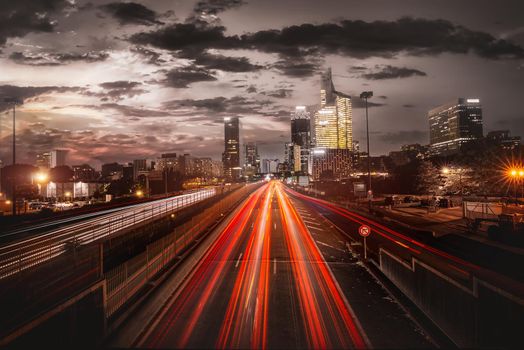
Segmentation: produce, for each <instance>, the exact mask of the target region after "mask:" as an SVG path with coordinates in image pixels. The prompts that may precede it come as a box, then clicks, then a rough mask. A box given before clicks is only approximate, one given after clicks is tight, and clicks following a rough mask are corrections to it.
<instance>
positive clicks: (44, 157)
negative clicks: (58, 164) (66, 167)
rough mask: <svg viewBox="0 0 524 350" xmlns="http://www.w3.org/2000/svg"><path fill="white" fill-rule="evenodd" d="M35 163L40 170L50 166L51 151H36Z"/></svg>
mask: <svg viewBox="0 0 524 350" xmlns="http://www.w3.org/2000/svg"><path fill="white" fill-rule="evenodd" d="M35 165H36V166H37V167H38V168H40V169H42V170H43V169H49V168H50V167H51V152H43V153H38V154H37V155H36V163H35Z"/></svg>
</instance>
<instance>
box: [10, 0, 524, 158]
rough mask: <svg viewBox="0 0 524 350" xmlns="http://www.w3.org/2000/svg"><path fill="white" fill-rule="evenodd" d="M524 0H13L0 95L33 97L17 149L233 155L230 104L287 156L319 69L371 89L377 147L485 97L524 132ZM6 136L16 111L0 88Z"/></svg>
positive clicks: (266, 150) (358, 121)
mask: <svg viewBox="0 0 524 350" xmlns="http://www.w3.org/2000/svg"><path fill="white" fill-rule="evenodd" d="M523 13H524V2H523V1H521V0H515V1H496V2H495V1H488V0H481V1H479V0H463V1H420V0H405V1H391V0H368V1H350V0H338V1H335V0H323V1H313V0H279V1H272V0H265V1H264V0H246V1H242V0H214V1H213V0H204V1H198V2H197V1H186V0H151V1H136V2H127V1H121V2H120V1H114V0H113V1H107V0H91V1H83V0H77V1H74V0H69V1H68V0H45V1H35V0H16V1H11V0H0V99H2V96H14V97H18V98H20V99H21V100H23V102H24V103H23V105H21V106H19V112H18V113H17V129H18V131H17V133H18V139H17V143H18V145H17V146H18V159H19V161H20V162H26V163H34V159H35V154H36V153H38V152H44V151H49V150H52V149H54V148H68V149H70V154H69V156H70V160H69V163H70V164H78V163H83V162H88V163H90V164H92V165H94V166H96V167H97V168H99V167H100V164H101V163H105V162H110V161H119V162H124V161H130V160H132V159H137V158H151V159H153V158H156V157H158V156H159V154H160V153H166V152H182V153H191V154H194V155H197V156H211V157H214V158H216V159H219V157H220V154H221V153H222V151H223V124H222V120H223V117H225V116H240V117H241V123H242V139H243V140H244V141H255V142H257V143H258V144H259V150H260V153H261V157H262V158H275V157H276V158H282V157H283V151H284V142H287V141H288V140H289V119H290V115H291V113H292V111H293V109H294V106H295V105H315V104H317V103H318V102H319V91H318V90H319V73H320V72H321V71H322V70H324V69H326V68H327V67H331V68H332V70H333V75H334V82H335V87H336V88H337V90H340V91H342V92H345V93H347V94H350V95H352V96H355V98H354V100H353V108H354V109H353V125H354V137H355V139H356V140H359V141H361V144H364V141H365V139H364V137H365V133H364V131H365V130H364V123H363V117H364V110H363V109H362V102H361V101H360V100H359V99H358V95H359V94H360V92H362V91H364V90H373V91H374V95H375V96H374V97H373V98H372V99H371V100H370V102H372V106H373V108H371V110H370V129H371V147H372V148H371V153H372V154H374V155H379V154H385V153H387V152H389V151H391V150H396V149H399V147H400V145H402V144H406V143H422V144H427V143H428V141H429V140H428V122H427V116H426V113H427V111H428V109H431V108H433V107H435V106H437V105H439V104H442V103H445V102H448V101H449V100H452V99H453V98H456V97H478V98H480V100H481V102H482V105H483V112H484V116H483V118H484V133H486V132H487V131H490V130H496V129H510V130H511V132H512V134H513V135H520V136H524V112H523V108H522V100H523V98H524V16H523ZM0 110H1V111H2V112H1V113H0V116H1V126H2V127H1V130H0V131H1V151H0V159H2V160H3V162H4V164H8V163H9V162H10V155H11V151H10V148H9V147H10V144H9V142H10V138H11V131H10V130H11V120H10V116H8V115H7V114H6V106H5V105H2V104H1V103H0Z"/></svg>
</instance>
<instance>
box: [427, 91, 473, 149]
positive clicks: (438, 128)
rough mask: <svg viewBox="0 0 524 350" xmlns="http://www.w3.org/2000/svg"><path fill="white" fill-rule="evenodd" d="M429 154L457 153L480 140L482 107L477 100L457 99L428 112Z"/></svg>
mask: <svg viewBox="0 0 524 350" xmlns="http://www.w3.org/2000/svg"><path fill="white" fill-rule="evenodd" d="M428 120H429V139H430V153H431V154H434V155H440V154H453V153H457V152H458V151H459V150H460V148H461V146H462V145H463V144H464V143H466V142H469V141H471V140H475V139H479V138H482V135H483V133H482V106H481V104H480V100H479V99H478V98H458V99H456V100H453V101H451V102H449V103H446V104H444V105H442V106H439V107H437V108H434V109H432V110H430V111H429V112H428Z"/></svg>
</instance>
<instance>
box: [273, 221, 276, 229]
mask: <svg viewBox="0 0 524 350" xmlns="http://www.w3.org/2000/svg"><path fill="white" fill-rule="evenodd" d="M273 229H275V230H276V229H277V223H276V222H275V223H274V224H273Z"/></svg>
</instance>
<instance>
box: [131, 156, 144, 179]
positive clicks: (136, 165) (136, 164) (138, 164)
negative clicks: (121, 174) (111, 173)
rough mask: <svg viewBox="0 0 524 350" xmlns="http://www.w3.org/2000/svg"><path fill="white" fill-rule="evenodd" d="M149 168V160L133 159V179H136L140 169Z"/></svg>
mask: <svg viewBox="0 0 524 350" xmlns="http://www.w3.org/2000/svg"><path fill="white" fill-rule="evenodd" d="M146 170H147V160H145V159H135V160H133V179H134V180H136V179H137V177H138V173H139V172H140V171H146Z"/></svg>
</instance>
